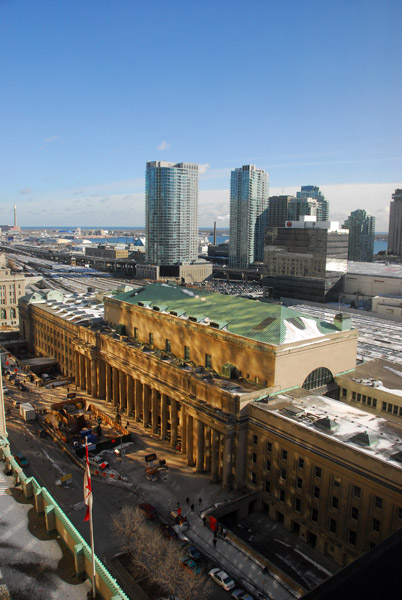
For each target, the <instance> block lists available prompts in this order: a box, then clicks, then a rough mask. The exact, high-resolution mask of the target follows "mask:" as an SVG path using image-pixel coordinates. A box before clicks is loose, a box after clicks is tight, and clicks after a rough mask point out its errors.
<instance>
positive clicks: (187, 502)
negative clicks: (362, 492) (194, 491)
mask: <svg viewBox="0 0 402 600" xmlns="http://www.w3.org/2000/svg"><path fill="white" fill-rule="evenodd" d="M186 504H187V505H188V504H190V498H189V497H188V496H187V498H186Z"/></svg>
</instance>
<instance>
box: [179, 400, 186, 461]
mask: <svg viewBox="0 0 402 600" xmlns="http://www.w3.org/2000/svg"><path fill="white" fill-rule="evenodd" d="M179 419H180V431H181V451H182V453H183V454H185V453H186V451H187V416H186V412H185V409H184V406H183V404H182V405H181V411H180V417H179Z"/></svg>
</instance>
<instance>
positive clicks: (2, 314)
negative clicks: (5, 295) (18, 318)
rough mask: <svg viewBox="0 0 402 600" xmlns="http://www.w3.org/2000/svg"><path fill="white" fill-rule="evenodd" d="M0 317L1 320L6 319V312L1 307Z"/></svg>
mask: <svg viewBox="0 0 402 600" xmlns="http://www.w3.org/2000/svg"><path fill="white" fill-rule="evenodd" d="M1 319H2V320H4V319H7V313H6V309H5V308H2V309H1Z"/></svg>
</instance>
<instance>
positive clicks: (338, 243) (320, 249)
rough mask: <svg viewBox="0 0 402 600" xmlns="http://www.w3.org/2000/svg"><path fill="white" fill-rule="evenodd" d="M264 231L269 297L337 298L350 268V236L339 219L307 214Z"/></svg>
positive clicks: (265, 283)
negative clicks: (348, 262) (336, 220)
mask: <svg viewBox="0 0 402 600" xmlns="http://www.w3.org/2000/svg"><path fill="white" fill-rule="evenodd" d="M286 225H287V226H286V227H272V228H271V227H269V228H268V229H267V230H266V232H265V248H264V286H265V288H266V293H267V295H268V296H271V297H274V298H280V297H285V298H298V299H300V300H310V301H313V302H326V301H328V300H337V299H338V295H339V291H340V290H341V282H342V276H343V275H344V273H346V270H347V256H348V237H349V233H348V232H347V231H346V230H343V229H340V228H339V224H338V223H337V222H331V221H320V222H317V221H316V217H314V216H307V215H304V216H302V217H301V218H300V220H299V221H287V223H286Z"/></svg>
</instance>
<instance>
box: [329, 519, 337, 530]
mask: <svg viewBox="0 0 402 600" xmlns="http://www.w3.org/2000/svg"><path fill="white" fill-rule="evenodd" d="M329 530H330V532H331V533H336V521H335V519H330V520H329Z"/></svg>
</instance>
